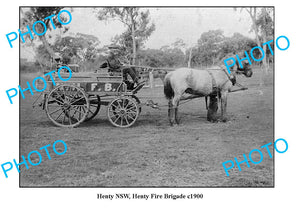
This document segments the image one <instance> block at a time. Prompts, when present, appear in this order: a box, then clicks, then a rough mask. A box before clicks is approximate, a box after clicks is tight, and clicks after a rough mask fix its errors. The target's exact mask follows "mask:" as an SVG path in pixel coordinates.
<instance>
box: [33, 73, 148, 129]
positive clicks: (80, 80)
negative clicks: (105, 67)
mask: <svg viewBox="0 0 300 213" xmlns="http://www.w3.org/2000/svg"><path fill="white" fill-rule="evenodd" d="M63 75H64V74H61V77H62V78H64V76H63ZM66 75H69V73H68V74H66ZM54 78H55V79H54V80H55V82H56V85H55V86H54V85H53V84H52V81H51V79H48V80H47V85H51V87H50V88H48V91H47V92H44V93H43V101H42V102H41V103H40V106H42V108H43V109H44V110H45V111H46V114H47V116H48V117H49V119H50V120H51V121H52V122H53V123H54V124H55V125H57V126H61V127H77V126H78V125H80V124H81V123H82V122H86V121H89V120H91V119H92V118H94V117H95V116H96V115H97V113H98V112H99V110H100V107H101V106H102V105H107V117H108V119H109V121H110V122H111V123H112V124H113V125H114V126H117V127H130V126H132V125H133V124H134V123H135V122H136V120H137V118H138V116H139V114H140V112H141V103H140V100H139V99H138V97H136V96H135V94H136V93H137V92H138V90H140V89H141V88H142V87H143V85H144V84H141V85H139V86H138V87H137V88H134V89H133V90H128V88H127V84H126V83H125V82H124V79H123V76H122V75H121V74H120V75H117V76H110V75H109V74H98V73H73V74H72V78H71V79H70V80H69V81H66V82H62V81H60V80H59V78H57V77H56V76H54ZM66 78H67V77H66ZM37 87H38V85H37Z"/></svg>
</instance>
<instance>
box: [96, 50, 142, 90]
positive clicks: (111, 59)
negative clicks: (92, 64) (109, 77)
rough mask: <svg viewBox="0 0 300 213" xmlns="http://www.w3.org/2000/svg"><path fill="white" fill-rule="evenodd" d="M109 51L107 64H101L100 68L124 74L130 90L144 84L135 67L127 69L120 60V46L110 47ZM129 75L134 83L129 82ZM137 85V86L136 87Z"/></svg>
mask: <svg viewBox="0 0 300 213" xmlns="http://www.w3.org/2000/svg"><path fill="white" fill-rule="evenodd" d="M108 49H109V52H108V57H107V59H106V62H104V63H103V64H101V65H100V68H106V67H108V72H109V73H114V72H123V78H124V81H125V83H126V85H127V87H128V89H134V88H136V87H138V86H140V85H141V84H142V83H143V82H140V80H139V75H138V72H136V70H135V69H134V67H126V66H124V65H123V63H121V61H120V60H119V57H120V48H119V47H118V46H109V47H108ZM128 75H129V76H130V77H131V79H132V81H133V82H130V81H129V80H128ZM135 84H136V86H134V85H135Z"/></svg>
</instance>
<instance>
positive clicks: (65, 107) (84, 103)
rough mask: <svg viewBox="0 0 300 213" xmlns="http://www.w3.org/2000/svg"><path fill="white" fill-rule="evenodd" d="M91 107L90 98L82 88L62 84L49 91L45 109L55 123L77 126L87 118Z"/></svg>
mask: <svg viewBox="0 0 300 213" xmlns="http://www.w3.org/2000/svg"><path fill="white" fill-rule="evenodd" d="M89 107H90V103H89V99H88V97H87V95H86V94H85V92H84V91H83V90H82V89H81V88H79V87H77V86H73V85H61V86H58V87H56V88H54V89H53V90H52V91H51V92H50V93H49V95H48V97H47V100H46V107H45V110H46V113H47V115H48V117H49V119H50V120H51V121H52V122H53V123H54V124H55V125H57V126H61V127H76V126H78V125H79V124H80V123H82V122H83V121H84V120H85V119H86V116H87V114H88V112H89Z"/></svg>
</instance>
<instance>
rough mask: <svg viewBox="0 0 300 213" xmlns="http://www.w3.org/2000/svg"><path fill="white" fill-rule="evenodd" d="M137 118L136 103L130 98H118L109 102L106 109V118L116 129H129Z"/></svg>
mask: <svg viewBox="0 0 300 213" xmlns="http://www.w3.org/2000/svg"><path fill="white" fill-rule="evenodd" d="M138 116H139V109H138V105H137V103H136V101H135V100H134V99H132V98H130V97H120V98H116V99H114V100H113V101H111V102H110V103H109V105H108V108H107V117H108V119H109V121H110V122H111V123H112V124H113V125H114V126H116V127H130V126H132V125H133V124H134V123H135V121H136V120H137V118H138Z"/></svg>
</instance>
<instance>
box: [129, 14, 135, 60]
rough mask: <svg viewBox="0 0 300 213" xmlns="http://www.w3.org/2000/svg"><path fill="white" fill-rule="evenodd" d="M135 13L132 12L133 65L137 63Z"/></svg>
mask: <svg viewBox="0 0 300 213" xmlns="http://www.w3.org/2000/svg"><path fill="white" fill-rule="evenodd" d="M132 13H133V11H131V12H130V19H131V38H132V65H135V63H136V40H135V26H134V20H133V14H132Z"/></svg>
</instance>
